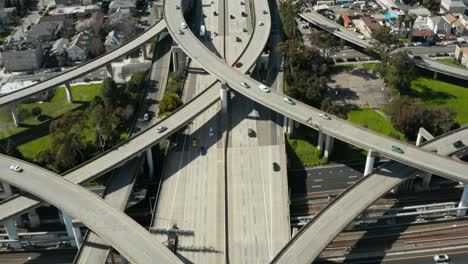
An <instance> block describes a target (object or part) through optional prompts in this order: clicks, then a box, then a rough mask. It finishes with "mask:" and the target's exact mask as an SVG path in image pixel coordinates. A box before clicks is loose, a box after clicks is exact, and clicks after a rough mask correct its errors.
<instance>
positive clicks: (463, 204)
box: [457, 183, 468, 217]
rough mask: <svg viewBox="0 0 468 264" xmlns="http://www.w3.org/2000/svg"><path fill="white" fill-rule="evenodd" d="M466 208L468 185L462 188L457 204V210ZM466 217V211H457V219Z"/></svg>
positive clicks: (467, 203) (467, 204)
mask: <svg viewBox="0 0 468 264" xmlns="http://www.w3.org/2000/svg"><path fill="white" fill-rule="evenodd" d="M467 206H468V184H466V183H465V185H464V187H463V194H462V196H461V199H460V203H459V204H458V208H460V207H467ZM465 215H466V209H462V210H458V211H457V217H464V216H465Z"/></svg>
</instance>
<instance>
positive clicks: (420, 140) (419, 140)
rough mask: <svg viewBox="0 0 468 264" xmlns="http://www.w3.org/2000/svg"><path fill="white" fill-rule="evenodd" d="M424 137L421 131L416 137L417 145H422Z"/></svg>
mask: <svg viewBox="0 0 468 264" xmlns="http://www.w3.org/2000/svg"><path fill="white" fill-rule="evenodd" d="M423 140H424V138H423V136H422V135H421V133H418V137H417V138H416V147H419V145H421V143H422V142H423Z"/></svg>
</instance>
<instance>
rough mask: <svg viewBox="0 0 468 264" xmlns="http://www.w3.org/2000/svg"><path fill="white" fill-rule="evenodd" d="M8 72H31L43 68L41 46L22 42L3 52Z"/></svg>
mask: <svg viewBox="0 0 468 264" xmlns="http://www.w3.org/2000/svg"><path fill="white" fill-rule="evenodd" d="M2 57H3V64H4V67H5V70H6V71H31V70H37V69H40V68H41V67H42V62H43V54H42V47H41V45H40V44H37V43H31V42H22V43H19V44H14V45H13V47H12V49H8V50H5V51H4V52H2Z"/></svg>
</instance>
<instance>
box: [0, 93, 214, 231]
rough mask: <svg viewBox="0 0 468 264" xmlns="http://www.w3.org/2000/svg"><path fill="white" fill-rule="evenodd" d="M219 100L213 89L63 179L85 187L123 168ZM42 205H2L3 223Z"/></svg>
mask: <svg viewBox="0 0 468 264" xmlns="http://www.w3.org/2000/svg"><path fill="white" fill-rule="evenodd" d="M218 100H219V91H218V90H217V89H215V88H214V86H212V87H210V88H208V89H207V90H205V91H204V92H203V93H201V94H199V95H198V96H197V97H195V98H193V99H192V100H191V101H190V102H188V103H187V104H186V105H184V106H183V107H181V108H179V109H178V110H177V111H175V112H174V113H172V114H171V115H170V116H168V117H166V118H164V119H162V120H161V121H160V122H158V123H156V124H155V125H153V126H152V127H150V128H149V129H147V130H145V131H144V132H142V133H140V134H138V135H136V136H135V137H133V138H131V139H130V140H128V141H126V142H124V143H123V144H120V145H118V146H116V147H114V148H112V149H110V150H109V151H107V152H105V153H104V154H102V155H100V156H98V157H96V158H95V159H92V160H90V161H89V162H87V163H85V164H82V165H81V166H79V167H77V168H75V169H74V170H72V171H70V172H68V173H66V174H65V176H64V178H65V179H66V180H68V181H69V182H72V183H74V184H83V183H85V182H88V181H91V180H93V179H96V178H97V177H99V176H101V175H103V174H104V173H106V172H109V171H110V170H112V169H113V168H115V167H118V166H122V165H123V164H124V163H125V162H127V161H129V160H130V159H132V158H133V157H135V156H137V155H139V154H140V153H141V152H143V151H144V150H146V149H147V148H149V147H152V146H153V145H155V144H157V143H158V142H159V141H161V140H162V139H164V138H166V137H168V136H170V135H171V134H173V133H175V132H176V131H177V130H178V129H180V128H181V127H183V126H184V125H185V124H187V123H188V122H189V121H190V120H192V119H193V118H195V117H196V116H197V115H198V114H199V113H201V112H203V111H204V110H205V109H207V108H208V107H209V106H211V105H213V104H214V103H216V102H217V101H218ZM159 126H166V127H167V128H168V129H167V130H166V131H164V132H163V133H158V132H157V128H158V127H159ZM1 159H2V158H1V157H0V160H1ZM39 205H40V201H39V200H38V199H36V198H34V197H32V196H31V195H17V196H14V197H12V198H10V199H9V200H6V201H3V202H2V203H0V222H1V221H4V220H6V219H8V218H11V217H12V216H15V215H17V214H19V213H22V212H25V211H27V210H28V209H31V208H34V207H36V206H39Z"/></svg>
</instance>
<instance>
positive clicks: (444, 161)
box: [165, 1, 468, 182]
mask: <svg viewBox="0 0 468 264" xmlns="http://www.w3.org/2000/svg"><path fill="white" fill-rule="evenodd" d="M179 2H180V1H171V2H166V4H165V14H167V16H166V17H165V19H166V24H167V27H168V30H169V31H170V32H171V33H172V34H173V37H174V38H175V40H176V42H177V43H179V45H180V47H181V48H182V49H183V50H184V51H185V52H186V53H187V54H188V55H189V56H191V57H192V59H193V60H196V61H198V62H200V64H202V66H203V67H204V68H205V69H206V70H207V71H208V72H210V73H212V74H214V75H216V76H217V77H218V78H220V79H221V81H222V82H225V83H228V85H229V87H231V88H232V89H234V90H236V91H237V92H240V93H242V94H243V95H245V96H247V97H249V98H251V99H252V100H254V101H256V102H258V103H261V104H263V105H264V106H266V107H268V108H270V109H273V110H274V111H277V112H279V113H281V114H283V115H285V116H288V117H290V118H292V119H294V120H296V121H298V122H300V123H303V124H304V125H307V126H309V127H312V128H315V129H320V130H322V131H323V132H324V133H326V134H328V135H330V136H332V137H335V138H338V139H340V140H342V141H345V142H347V143H350V144H352V145H355V146H358V147H361V148H364V149H373V150H375V151H376V152H378V153H381V154H382V155H384V156H386V157H388V158H390V159H393V160H396V161H399V162H402V163H405V164H408V165H410V166H413V167H416V168H418V169H421V170H424V171H428V172H431V173H433V174H437V175H441V176H444V177H447V178H451V179H453V180H456V181H467V182H468V176H467V175H466V170H467V168H468V166H467V165H466V164H463V163H462V162H458V161H454V160H452V159H449V158H446V157H442V156H439V155H436V154H434V153H430V152H427V151H424V150H422V149H418V148H417V147H415V146H413V145H410V144H407V143H403V142H401V141H399V140H396V139H393V138H390V137H386V136H383V135H381V134H377V133H375V132H372V131H370V130H367V129H365V128H361V127H358V126H356V125H354V124H351V123H349V122H347V121H345V120H342V119H339V118H337V117H335V116H332V115H329V116H330V120H329V119H325V118H322V117H320V115H319V114H320V113H321V111H319V110H317V109H315V108H313V107H310V106H308V105H305V104H303V103H301V102H298V101H295V105H290V104H287V103H285V102H284V100H283V96H281V95H279V94H277V93H276V92H274V91H272V92H270V93H265V92H263V91H261V90H260V89H258V88H257V87H258V86H259V85H260V83H259V82H257V81H255V80H253V79H251V78H249V77H248V76H245V75H243V74H242V73H240V72H238V71H236V70H234V69H232V68H231V67H229V65H227V64H225V63H224V61H222V60H220V59H219V58H217V57H216V56H213V54H211V53H210V51H209V50H207V49H206V48H205V47H204V46H203V45H202V44H201V43H200V42H199V41H198V40H197V39H196V38H195V37H194V35H193V34H192V33H191V32H190V30H185V31H184V34H182V35H179V34H177V33H174V32H176V31H177V30H178V27H179V25H180V24H181V23H182V21H184V19H183V16H182V14H181V12H180V10H177V9H176V7H175V6H176V5H178V4H180V3H179ZM265 23H266V24H265V25H267V24H270V23H268V21H265ZM259 28H260V27H259ZM258 30H264V29H262V28H260V29H258ZM266 34H267V35H268V32H266ZM241 82H245V83H247V84H248V85H249V86H250V87H251V88H244V87H243V86H242V85H241ZM395 145H396V146H399V147H400V148H402V149H403V150H404V154H400V153H397V152H394V151H392V150H391V149H392V146H395Z"/></svg>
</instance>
